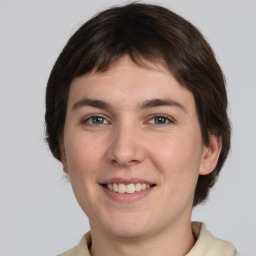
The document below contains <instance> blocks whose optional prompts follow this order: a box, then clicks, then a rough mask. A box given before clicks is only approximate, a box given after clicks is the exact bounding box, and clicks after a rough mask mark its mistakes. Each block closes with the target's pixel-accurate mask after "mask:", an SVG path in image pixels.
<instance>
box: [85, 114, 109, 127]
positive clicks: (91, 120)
mask: <svg viewBox="0 0 256 256" xmlns="http://www.w3.org/2000/svg"><path fill="white" fill-rule="evenodd" d="M82 123H83V124H89V125H101V124H108V123H109V122H108V121H107V120H106V119H105V118H104V117H103V116H98V115H94V116H90V117H87V118H85V119H83V120H82Z"/></svg>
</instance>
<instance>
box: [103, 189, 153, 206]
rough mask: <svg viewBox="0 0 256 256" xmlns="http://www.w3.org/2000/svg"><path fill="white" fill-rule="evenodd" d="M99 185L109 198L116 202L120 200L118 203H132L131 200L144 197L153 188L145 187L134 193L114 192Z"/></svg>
mask: <svg viewBox="0 0 256 256" xmlns="http://www.w3.org/2000/svg"><path fill="white" fill-rule="evenodd" d="M101 187H102V189H103V191H104V192H105V193H106V195H107V196H108V197H109V198H110V199H112V200H114V201H116V202H120V203H132V202H135V201H138V200H140V199H142V198H145V197H146V196H147V195H148V194H150V193H151V192H152V191H153V190H154V188H155V186H152V187H150V188H147V189H145V190H141V191H139V192H135V193H117V192H114V191H111V190H109V189H107V188H105V187H104V186H102V185H101Z"/></svg>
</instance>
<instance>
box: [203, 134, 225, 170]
mask: <svg viewBox="0 0 256 256" xmlns="http://www.w3.org/2000/svg"><path fill="white" fill-rule="evenodd" d="M221 149H222V138H221V137H220V136H216V135H210V136H209V145H208V146H205V148H204V152H203V155H202V161H201V166H200V170H199V174H200V175H207V174H209V173H211V172H212V171H213V170H214V169H215V167H216V165H217V163H218V159H219V155H220V152H221Z"/></svg>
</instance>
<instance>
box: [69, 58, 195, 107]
mask: <svg viewBox="0 0 256 256" xmlns="http://www.w3.org/2000/svg"><path fill="white" fill-rule="evenodd" d="M84 97H86V98H93V99H94V98H97V99H100V100H107V101H112V102H114V101H115V102H119V104H121V105H124V103H127V104H128V103H129V104H131V103H135V102H139V101H144V100H150V99H152V98H161V99H163V98H172V99H174V100H179V101H182V102H183V104H185V105H187V103H189V102H192V103H193V95H192V94H191V92H190V91H188V90H187V89H186V88H184V87H183V86H181V85H180V84H179V83H178V81H177V80H176V79H175V77H174V76H173V75H172V73H171V72H170V71H169V70H168V69H167V68H166V66H165V65H164V63H163V62H160V61H159V62H151V61H148V60H146V59H141V61H140V63H139V64H137V63H135V62H134V61H133V60H131V58H130V57H128V56H124V57H122V58H120V59H119V60H118V61H116V62H115V63H113V64H112V65H111V66H110V67H109V69H108V70H106V71H105V72H97V71H96V70H93V71H92V72H91V73H88V74H85V75H83V76H80V77H77V78H75V79H74V80H73V81H72V83H71V88H70V93H69V100H68V102H69V103H70V102H72V103H74V101H77V100H79V99H82V98H84ZM192 105H193V104H192ZM188 107H189V106H188Z"/></svg>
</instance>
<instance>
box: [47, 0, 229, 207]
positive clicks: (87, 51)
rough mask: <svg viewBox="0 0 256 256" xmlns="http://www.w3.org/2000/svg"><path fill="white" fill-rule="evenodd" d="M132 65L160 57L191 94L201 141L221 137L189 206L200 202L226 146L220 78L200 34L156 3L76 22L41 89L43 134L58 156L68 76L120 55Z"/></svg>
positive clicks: (97, 67)
mask: <svg viewBox="0 0 256 256" xmlns="http://www.w3.org/2000/svg"><path fill="white" fill-rule="evenodd" d="M124 55H128V56H130V58H131V59H132V60H133V61H134V62H135V63H136V64H138V65H141V64H142V62H141V59H143V58H144V59H147V60H150V61H153V62H164V63H165V64H166V66H167V68H168V69H169V70H170V71H171V72H172V74H173V75H174V76H175V78H176V80H177V81H178V82H179V83H180V84H181V86H184V87H185V88H186V89H188V90H189V91H190V92H191V93H192V94H193V96H194V99H195V104H196V109H197V113H198V118H199V123H200V128H201V133H202V138H203V142H204V144H205V145H208V143H209V134H214V135H216V136H220V137H221V138H222V150H221V153H220V157H219V160H218V163H217V166H216V168H215V169H214V171H213V172H211V173H210V174H208V175H204V176H202V175H200V176H199V179H198V182H197V186H196V191H195V196H194V206H195V205H197V204H199V203H201V202H203V201H204V200H205V199H206V198H207V196H208V193H209V189H210V188H211V187H212V186H213V185H214V183H215V181H216V178H217V176H218V174H219V172H220V170H221V168H222V166H223V164H224V162H225V160H226V157H227V155H228V152H229V148H230V123H229V119H228V116H227V95H226V89H225V79H224V76H223V73H222V71H221V69H220V66H219V65H218V63H217V61H216V59H215V56H214V53H213V51H212V49H211V47H210V46H209V44H208V43H207V42H206V40H205V39H204V37H203V36H202V34H201V33H200V32H199V31H198V30H197V29H196V28H195V27H194V26H193V25H192V24H191V23H189V22H188V21H186V20H185V19H183V18H182V17H180V16H179V15H177V14H175V13H173V12H171V11H170V10H168V9H166V8H163V7H161V6H156V5H150V4H140V3H132V4H128V5H125V6H118V7H113V8H110V9H108V10H105V11H103V12H101V13H99V14H98V15H96V16H95V17H93V18H92V19H90V20H89V21H88V22H86V23H85V24H84V25H83V26H82V27H80V28H79V29H78V30H77V32H76V33H75V34H74V35H73V36H72V37H71V38H70V40H69V41H68V43H67V44H66V46H65V47H64V49H63V50H62V52H61V54H60V55H59V57H58V59H57V61H56V63H55V65H54V67H53V69H52V71H51V74H50V77H49V80H48V84H47V90H46V113H45V122H46V140H47V142H48V144H49V147H50V150H51V152H52V154H53V155H54V157H56V158H57V159H58V160H61V152H60V144H59V142H60V138H61V137H62V134H63V129H64V124H65V117H66V108H67V100H68V94H69V88H70V84H71V81H72V80H73V79H74V78H75V77H78V76H81V75H83V74H86V73H88V72H90V71H92V70H96V72H104V71H106V70H107V69H108V68H109V67H110V65H111V64H113V63H114V62H116V61H117V60H118V59H120V58H121V57H122V56H124Z"/></svg>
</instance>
